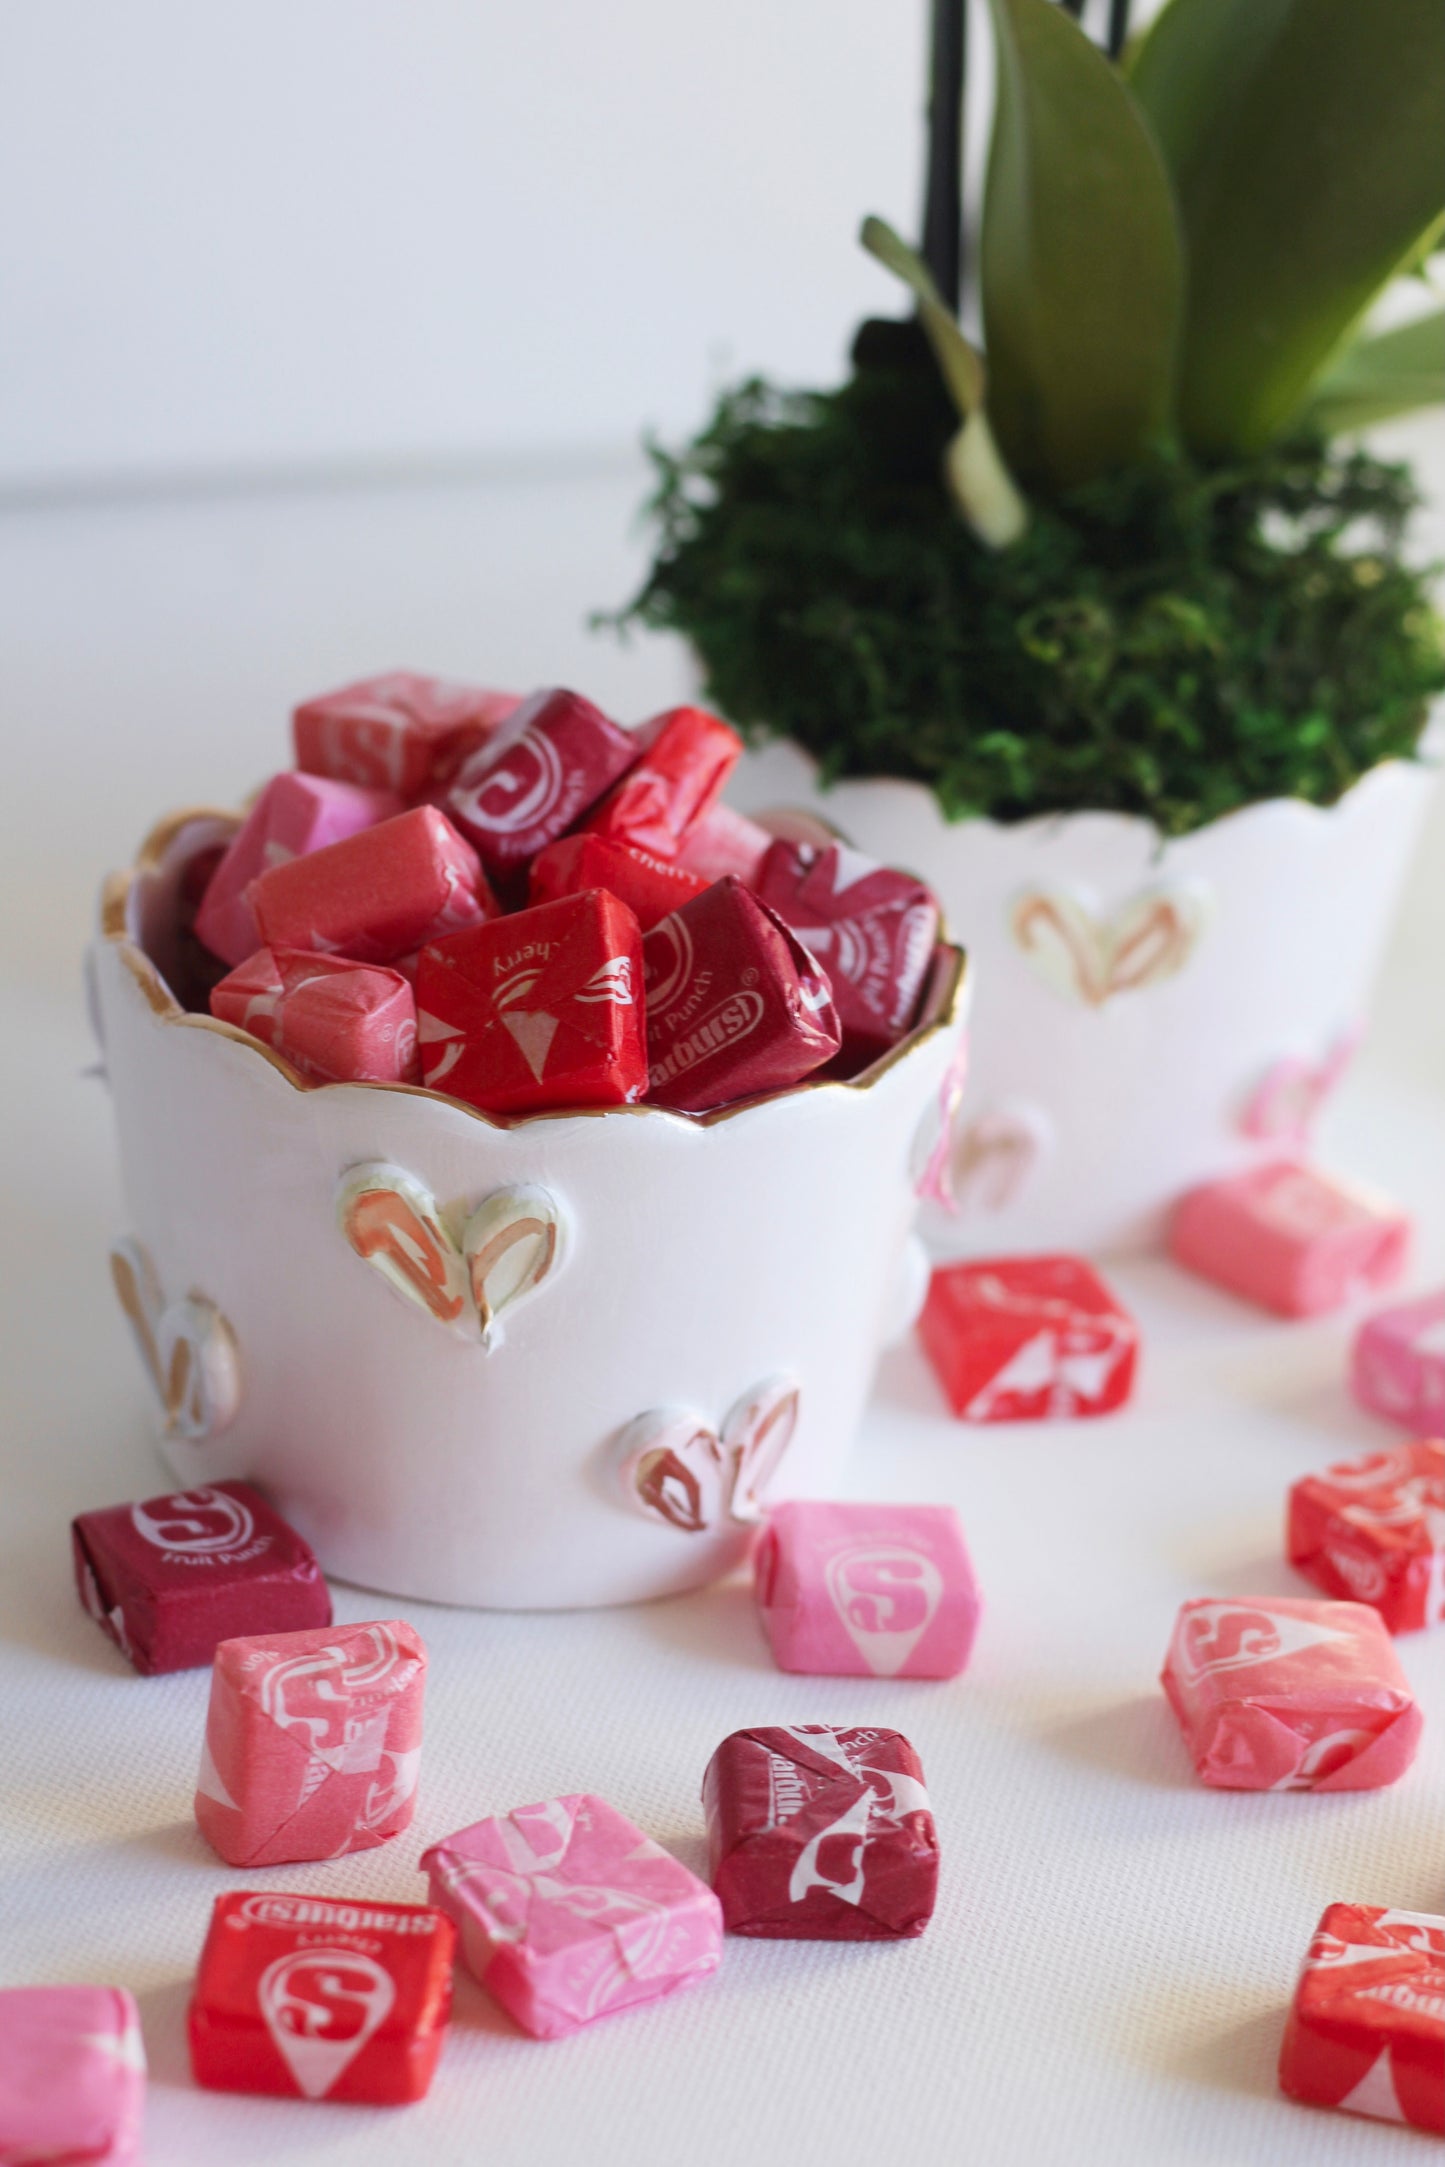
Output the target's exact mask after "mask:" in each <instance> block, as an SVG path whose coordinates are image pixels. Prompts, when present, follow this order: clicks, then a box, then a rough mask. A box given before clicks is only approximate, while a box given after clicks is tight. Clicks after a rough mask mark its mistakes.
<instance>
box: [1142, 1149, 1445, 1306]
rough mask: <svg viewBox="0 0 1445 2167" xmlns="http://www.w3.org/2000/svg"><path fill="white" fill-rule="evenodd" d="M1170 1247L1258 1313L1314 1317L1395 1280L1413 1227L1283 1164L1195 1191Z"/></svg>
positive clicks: (1376, 1202)
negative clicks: (1259, 1310) (1267, 1311)
mask: <svg viewBox="0 0 1445 2167" xmlns="http://www.w3.org/2000/svg"><path fill="white" fill-rule="evenodd" d="M1169 1248H1170V1252H1171V1254H1172V1255H1173V1257H1174V1260H1175V1262H1176V1263H1178V1264H1182V1265H1184V1266H1185V1267H1186V1268H1187V1269H1188V1270H1189V1271H1192V1272H1198V1273H1199V1274H1200V1276H1201V1278H1204V1279H1212V1280H1215V1281H1216V1282H1217V1283H1218V1284H1219V1285H1220V1286H1222V1287H1228V1288H1229V1290H1230V1292H1231V1293H1233V1294H1240V1295H1243V1297H1244V1298H1245V1300H1246V1301H1250V1302H1257V1303H1258V1304H1259V1306H1260V1307H1261V1308H1262V1309H1272V1310H1275V1311H1276V1312H1277V1313H1278V1314H1279V1315H1281V1316H1285V1317H1312V1316H1317V1315H1319V1314H1321V1313H1322V1312H1324V1311H1325V1310H1329V1309H1338V1308H1339V1307H1340V1306H1341V1304H1342V1303H1344V1302H1347V1301H1349V1300H1350V1299H1351V1297H1352V1296H1353V1295H1356V1294H1358V1293H1361V1292H1362V1291H1364V1290H1365V1289H1367V1288H1370V1287H1387V1286H1389V1285H1390V1284H1391V1283H1392V1282H1393V1281H1394V1280H1396V1279H1398V1278H1399V1276H1400V1274H1401V1272H1402V1271H1403V1270H1404V1268H1405V1264H1406V1262H1407V1260H1408V1257H1409V1250H1410V1221H1409V1219H1408V1218H1407V1216H1406V1215H1405V1213H1404V1212H1402V1211H1400V1210H1398V1209H1397V1208H1396V1206H1395V1205H1393V1204H1391V1203H1390V1202H1389V1201H1388V1199H1387V1198H1384V1197H1380V1196H1375V1195H1373V1194H1371V1193H1369V1192H1367V1191H1365V1190H1363V1189H1358V1188H1355V1187H1353V1186H1350V1185H1347V1184H1346V1183H1344V1182H1341V1181H1336V1180H1335V1179H1334V1178H1333V1177H1332V1176H1330V1175H1328V1174H1321V1173H1318V1172H1317V1171H1316V1170H1315V1169H1314V1168H1313V1167H1309V1166H1306V1165H1304V1164H1303V1163H1302V1162H1301V1161H1300V1160H1298V1159H1279V1160H1276V1161H1274V1162H1273V1163H1271V1164H1270V1165H1268V1166H1256V1167H1252V1168H1250V1170H1249V1171H1248V1172H1247V1173H1244V1174H1234V1175H1231V1176H1230V1177H1229V1178H1228V1179H1227V1180H1225V1181H1212V1182H1206V1183H1205V1184H1204V1185H1203V1187H1201V1188H1198V1189H1192V1190H1191V1191H1190V1192H1189V1194H1188V1195H1187V1196H1186V1197H1184V1199H1183V1200H1182V1201H1181V1202H1180V1203H1179V1204H1178V1205H1177V1206H1176V1207H1175V1211H1174V1217H1173V1221H1172V1223H1171V1225H1170V1229H1169Z"/></svg>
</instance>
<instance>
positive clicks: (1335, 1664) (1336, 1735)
mask: <svg viewBox="0 0 1445 2167" xmlns="http://www.w3.org/2000/svg"><path fill="white" fill-rule="evenodd" d="M1162 1683H1163V1686H1164V1690H1165V1692H1166V1693H1167V1694H1168V1696H1169V1703H1170V1706H1171V1707H1172V1708H1173V1710H1174V1713H1175V1715H1176V1716H1177V1717H1178V1719H1179V1725H1180V1728H1181V1729H1182V1731H1183V1732H1184V1737H1185V1742H1186V1744H1187V1745H1188V1747H1189V1751H1190V1753H1191V1754H1192V1756H1193V1759H1194V1766H1195V1769H1196V1771H1197V1773H1198V1776H1199V1780H1200V1782H1201V1783H1207V1784H1210V1785H1212V1786H1214V1787H1215V1788H1216V1789H1219V1790H1226V1791H1373V1790H1379V1789H1381V1788H1383V1786H1384V1785H1385V1784H1387V1783H1394V1782H1396V1781H1397V1780H1398V1778H1399V1777H1401V1776H1403V1775H1404V1773H1405V1770H1406V1769H1407V1768H1408V1767H1409V1765H1410V1763H1411V1762H1412V1761H1413V1760H1414V1758H1415V1749H1416V1747H1417V1746H1418V1745H1419V1743H1420V1731H1421V1727H1422V1719H1421V1715H1420V1710H1419V1708H1418V1707H1417V1706H1416V1703H1415V1700H1414V1698H1413V1696H1412V1695H1411V1692H1410V1686H1409V1682H1408V1680H1407V1679H1406V1677H1405V1673H1404V1672H1403V1671H1402V1670H1401V1668H1400V1664H1399V1659H1398V1657H1397V1656H1396V1654H1395V1651H1394V1648H1393V1647H1392V1646H1391V1644H1390V1636H1389V1634H1388V1633H1387V1632H1386V1631H1385V1628H1384V1626H1383V1625H1382V1624H1381V1623H1380V1620H1379V1618H1378V1617H1377V1616H1376V1614H1375V1612H1374V1611H1373V1610H1367V1609H1366V1608H1365V1606H1364V1605H1363V1604H1362V1603H1314V1602H1298V1601H1295V1600H1293V1599H1291V1598H1290V1597H1287V1596H1270V1597H1268V1598H1265V1599H1262V1600H1261V1601H1259V1602H1249V1601H1247V1600H1245V1599H1243V1598H1235V1599H1227V1600H1214V1599H1211V1598H1206V1599H1205V1600H1203V1601H1199V1602H1192V1603H1186V1604H1185V1605H1184V1607H1183V1609H1182V1610H1181V1611H1180V1613H1179V1617H1178V1620H1177V1622H1176V1624H1175V1627H1174V1637H1173V1639H1172V1640H1171V1642H1170V1644H1169V1653H1168V1655H1167V1657H1166V1658H1165V1662H1164V1670H1163V1674H1162Z"/></svg>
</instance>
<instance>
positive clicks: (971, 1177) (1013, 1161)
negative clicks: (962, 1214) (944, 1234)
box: [948, 1104, 1054, 1211]
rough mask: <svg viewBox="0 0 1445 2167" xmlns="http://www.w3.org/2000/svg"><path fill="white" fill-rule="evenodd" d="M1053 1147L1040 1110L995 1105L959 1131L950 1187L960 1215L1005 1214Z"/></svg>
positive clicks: (951, 1162) (1051, 1129)
mask: <svg viewBox="0 0 1445 2167" xmlns="http://www.w3.org/2000/svg"><path fill="white" fill-rule="evenodd" d="M1053 1148H1054V1125H1053V1123H1052V1121H1050V1119H1049V1117H1048V1115H1047V1114H1046V1113H1045V1112H1044V1110H1043V1108H1042V1107H1041V1106H1025V1105H1021V1104H1020V1105H1008V1106H998V1107H995V1108H993V1109H992V1110H991V1111H989V1112H987V1113H982V1114H979V1115H977V1116H976V1117H975V1119H974V1120H972V1121H970V1122H969V1123H968V1125H967V1127H966V1128H963V1129H961V1130H959V1131H958V1133H957V1135H956V1137H955V1139H954V1144H953V1150H952V1153H951V1155H950V1159H949V1168H948V1178H949V1187H950V1189H951V1191H952V1193H953V1196H954V1199H955V1208H956V1209H957V1210H959V1211H1004V1210H1006V1209H1007V1208H1008V1206H1009V1205H1010V1204H1012V1203H1015V1202H1016V1201H1017V1199H1018V1198H1019V1196H1020V1195H1021V1194H1022V1193H1023V1191H1024V1189H1025V1188H1026V1187H1027V1185H1028V1183H1029V1182H1030V1181H1031V1180H1032V1178H1033V1176H1034V1174H1035V1173H1036V1172H1037V1171H1038V1169H1039V1167H1040V1166H1041V1165H1042V1164H1043V1162H1044V1161H1045V1160H1046V1159H1047V1158H1048V1156H1049V1154H1050V1152H1051V1151H1052V1150H1053Z"/></svg>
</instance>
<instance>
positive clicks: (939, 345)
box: [858, 218, 984, 420]
mask: <svg viewBox="0 0 1445 2167" xmlns="http://www.w3.org/2000/svg"><path fill="white" fill-rule="evenodd" d="M858 238H859V240H860V241H861V242H862V244H863V246H864V247H865V248H866V249H867V251H868V253H869V255H870V256H876V257H877V259H878V261H879V262H880V263H881V264H882V265H883V267H884V269H885V270H888V271H891V272H892V273H893V275H894V277H895V278H901V279H902V281H903V283H904V285H905V286H907V287H908V288H909V289H910V291H911V292H912V293H913V295H914V296H915V298H916V299H917V302H918V314H919V318H920V321H921V322H922V324H923V328H924V331H925V332H926V333H927V336H928V343H929V345H930V346H931V347H932V348H933V352H934V356H935V358H936V359H937V362H938V366H939V368H940V370H941V371H942V374H943V380H944V382H945V383H946V384H947V386H948V392H949V397H950V398H951V399H952V400H953V403H954V405H955V406H956V407H957V408H958V411H959V413H960V414H961V415H963V417H964V419H965V420H967V418H968V416H969V415H970V414H972V413H975V412H976V411H977V409H978V408H979V407H980V406H982V404H983V387H984V374H983V360H982V357H981V356H980V354H979V352H978V349H977V348H976V347H975V346H973V345H971V344H970V343H969V341H968V340H967V339H966V338H965V337H964V335H963V333H962V331H961V330H960V329H959V327H958V323H957V320H956V319H955V317H954V316H953V315H952V313H951V312H950V310H949V309H948V308H947V306H946V305H945V303H944V300H943V297H942V295H941V294H940V293H939V291H938V288H937V286H936V285H935V284H934V282H933V274H932V272H931V271H930V270H929V268H928V266H927V264H926V263H925V262H924V261H923V258H922V257H921V256H920V255H919V254H918V253H917V251H916V250H915V249H911V248H910V247H909V246H908V243H907V242H906V241H905V240H902V239H901V238H900V237H899V235H898V234H896V233H895V232H894V230H893V228H892V227H891V226H890V225H889V224H888V223H887V222H886V220H884V219H882V218H865V219H864V221H863V227H862V231H861V232H860V233H859V235H858Z"/></svg>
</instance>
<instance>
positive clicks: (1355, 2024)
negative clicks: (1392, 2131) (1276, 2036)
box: [1279, 1904, 1445, 2136]
mask: <svg viewBox="0 0 1445 2167" xmlns="http://www.w3.org/2000/svg"><path fill="white" fill-rule="evenodd" d="M1279 2081H1280V2088H1281V2090H1283V2091H1285V2092H1287V2093H1288V2094H1289V2096H1290V2097H1291V2099H1303V2100H1308V2101H1309V2102H1311V2103H1312V2104H1313V2105H1315V2106H1320V2107H1339V2108H1342V2109H1343V2110H1344V2112H1345V2113H1346V2114H1368V2115H1371V2116H1373V2117H1374V2118H1375V2119H1376V2120H1378V2121H1381V2122H1406V2123H1409V2124H1411V2125H1412V2126H1413V2127H1414V2128H1416V2129H1429V2130H1434V2131H1435V2133H1436V2134H1437V2135H1438V2136H1445V1918H1438V1917H1436V1916H1435V1915H1434V1914H1433V1913H1429V1912H1423V1911H1387V1910H1384V1909H1382V1908H1379V1907H1377V1906H1374V1905H1371V1904H1331V1905H1330V1907H1329V1909H1328V1910H1327V1911H1326V1913H1325V1915H1324V1917H1323V1918H1322V1919H1321V1920H1320V1923H1319V1925H1318V1927H1317V1928H1316V1929H1315V1938H1314V1940H1313V1941H1312V1942H1311V1943H1310V1950H1309V1955H1308V1956H1307V1957H1306V1958H1305V1964H1304V1969H1303V1971H1302V1972H1301V1973H1300V1981H1299V1985H1298V1987H1297V1988H1296V1990H1295V1997H1294V2002H1293V2005H1292V2007H1291V2009H1290V2013H1289V2021H1288V2023H1287V2024H1286V2026H1285V2033H1284V2043H1283V2045H1282V2046H1281V2049H1280V2057H1279Z"/></svg>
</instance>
